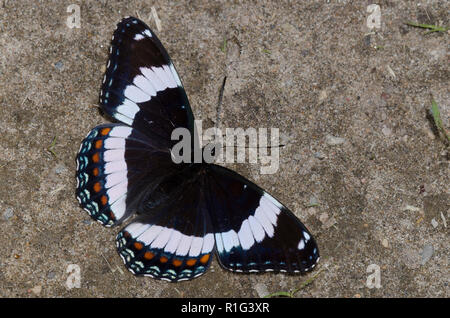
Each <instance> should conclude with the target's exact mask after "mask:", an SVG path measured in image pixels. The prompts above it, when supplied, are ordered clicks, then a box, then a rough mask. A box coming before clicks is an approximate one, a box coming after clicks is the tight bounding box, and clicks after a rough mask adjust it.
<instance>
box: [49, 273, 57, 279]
mask: <svg viewBox="0 0 450 318" xmlns="http://www.w3.org/2000/svg"><path fill="white" fill-rule="evenodd" d="M55 276H56V273H55V272H50V273H48V274H47V278H48V279H53V278H55Z"/></svg>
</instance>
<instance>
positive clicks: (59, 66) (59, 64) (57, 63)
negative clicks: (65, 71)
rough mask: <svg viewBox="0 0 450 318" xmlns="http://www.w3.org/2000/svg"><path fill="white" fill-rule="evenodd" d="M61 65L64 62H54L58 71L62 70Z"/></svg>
mask: <svg viewBox="0 0 450 318" xmlns="http://www.w3.org/2000/svg"><path fill="white" fill-rule="evenodd" d="M63 66H64V64H63V62H61V61H59V62H56V63H55V67H56V68H57V69H58V70H60V71H61V70H62V68H63Z"/></svg>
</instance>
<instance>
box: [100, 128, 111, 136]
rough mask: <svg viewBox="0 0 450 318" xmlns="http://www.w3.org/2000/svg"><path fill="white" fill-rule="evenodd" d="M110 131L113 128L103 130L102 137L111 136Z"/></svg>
mask: <svg viewBox="0 0 450 318" xmlns="http://www.w3.org/2000/svg"><path fill="white" fill-rule="evenodd" d="M110 131H111V128H103V129H102V130H100V135H102V136H106V135H107V134H109V132H110Z"/></svg>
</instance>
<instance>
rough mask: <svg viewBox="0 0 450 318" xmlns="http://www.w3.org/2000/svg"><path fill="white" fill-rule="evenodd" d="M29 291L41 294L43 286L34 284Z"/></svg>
mask: <svg viewBox="0 0 450 318" xmlns="http://www.w3.org/2000/svg"><path fill="white" fill-rule="evenodd" d="M29 291H30V292H32V293H33V294H35V295H40V294H41V291H42V286H41V285H37V286H34V287H33V288H31V289H30V290H29Z"/></svg>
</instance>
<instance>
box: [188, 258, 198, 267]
mask: <svg viewBox="0 0 450 318" xmlns="http://www.w3.org/2000/svg"><path fill="white" fill-rule="evenodd" d="M195 263H197V260H196V259H195V258H191V259H188V260H187V261H186V265H187V266H194V265H195Z"/></svg>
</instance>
